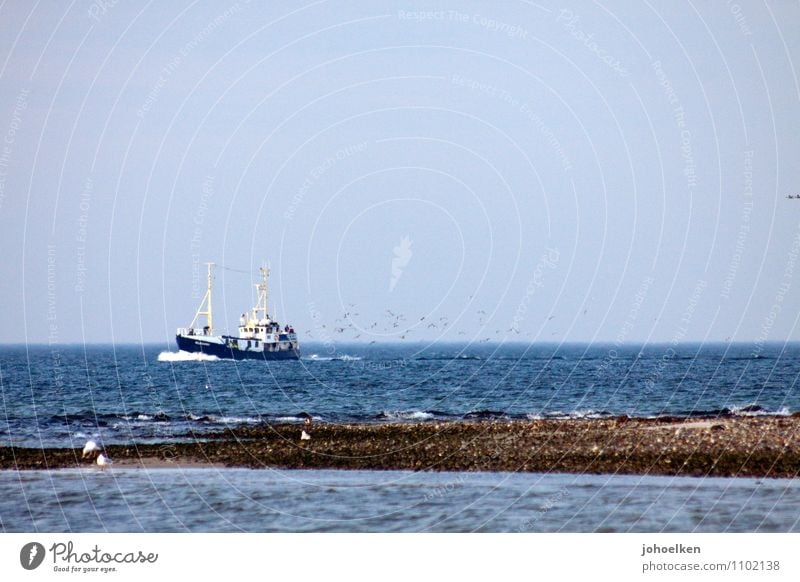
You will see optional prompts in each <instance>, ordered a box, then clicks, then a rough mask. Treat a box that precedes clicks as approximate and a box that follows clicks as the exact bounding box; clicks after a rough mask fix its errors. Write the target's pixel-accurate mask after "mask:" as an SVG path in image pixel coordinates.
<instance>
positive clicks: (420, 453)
mask: <svg viewBox="0 0 800 582" xmlns="http://www.w3.org/2000/svg"><path fill="white" fill-rule="evenodd" d="M302 429H303V427H302V426H301V425H298V424H280V425H261V426H241V427H237V428H229V429H225V430H224V431H221V432H218V433H213V434H197V435H192V434H189V435H186V436H187V437H189V438H194V439H195V440H194V441H193V442H164V443H159V444H137V443H131V444H127V445H109V446H107V447H106V451H107V453H108V455H109V456H110V457H111V458H112V459H113V460H114V465H112V467H111V470H113V468H114V467H115V466H116V467H120V468H132V467H139V468H148V469H149V468H153V469H156V468H211V467H242V468H252V469H259V468H262V469H263V468H283V469H366V470H413V471H511V472H531V473H591V474H628V475H682V476H696V477H702V476H714V477H773V478H794V477H797V476H798V474H800V417H797V416H792V417H774V416H762V417H736V418H731V417H709V418H687V419H678V418H659V419H638V418H628V417H626V416H621V417H618V418H615V419H602V420H600V419H573V420H526V421H521V420H515V421H486V420H483V421H448V422H431V421H428V422H417V423H408V422H392V423H381V424H374V423H373V424H333V423H315V424H314V425H313V426H312V427H311V428H310V430H309V432H310V433H311V436H312V438H311V440H306V441H301V440H300V431H301V430H302ZM93 466H94V465H93V463H92V462H90V461H82V460H81V450H80V449H71V448H43V449H39V448H17V447H0V469H10V470H27V469H33V470H36V469H39V470H42V469H64V468H78V467H84V468H91V467H93Z"/></svg>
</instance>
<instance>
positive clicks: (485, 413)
mask: <svg viewBox="0 0 800 582" xmlns="http://www.w3.org/2000/svg"><path fill="white" fill-rule="evenodd" d="M461 418H463V419H465V420H484V419H490V418H508V414H507V413H505V412H503V411H501V410H471V411H469V412H467V413H466V414H465V415H464V416H462V417H461Z"/></svg>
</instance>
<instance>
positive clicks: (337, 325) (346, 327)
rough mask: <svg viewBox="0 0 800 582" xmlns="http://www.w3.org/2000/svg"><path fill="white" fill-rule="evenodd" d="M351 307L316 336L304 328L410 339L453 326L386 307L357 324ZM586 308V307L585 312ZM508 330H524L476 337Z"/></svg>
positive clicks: (480, 321) (479, 316) (481, 315)
mask: <svg viewBox="0 0 800 582" xmlns="http://www.w3.org/2000/svg"><path fill="white" fill-rule="evenodd" d="M348 307H349V308H350V311H346V312H345V313H343V314H342V315H341V316H340V317H337V318H336V319H335V320H334V325H333V326H331V327H330V328H328V326H327V325H326V324H324V323H323V324H320V325H318V326H317V329H316V333H317V335H318V336H319V337H315V335H314V332H315V330H311V329H307V330H305V331H304V332H303V334H304V336H305V337H307V338H310V339H320V340H325V339H327V338H326V336H328V337H330V334H331V333H333V334H338V335H343V336H345V335H346V334H349V338H347V339H353V340H356V339H359V338H361V337H362V335H363V334H365V333H367V334H371V333H392V332H394V333H399V334H400V335H398V336H397V337H398V338H399V339H400V340H406V339H410V336H411V334H412V333H414V332H415V329H414V328H416V327H418V326H420V327H422V328H423V329H424V330H434V331H436V332H444V331H446V330H447V328H448V327H450V326H451V322H450V319H449V318H448V317H445V316H442V317H439V318H429V317H428V316H425V315H423V316H422V317H420V318H418V319H417V318H412V320H413V323H409V319H408V318H406V316H405V315H403V314H402V313H395V312H394V311H392V310H391V309H387V310H385V311H384V314H383V320H379V321H373V322H371V323H370V324H368V325H366V326H363V327H362V326H358V325H356V324H355V323H354V322H353V318H354V317H357V316H358V315H359V314H358V313H356V312H354V311H353V308H354V307H355V304H354V303H349V304H348ZM585 314H586V311H584V315H585ZM475 315H476V321H477V327H478V328H479V329H482V328H483V326H484V324H485V323H486V311H484V310H483V309H479V310H478V311H476V312H475ZM553 317H554V316H551V317H549V318H548V321H550V320H551V319H553ZM504 331H505V333H513V334H516V335H521V334H523V332H522V331H521V330H520V329H519V328H518V327H514V326H512V327H509V328H508V329H506V330H503V329H496V330H495V331H494V335H493V336H492V335H489V336H488V337H484V338H483V339H480V340H477V341H478V342H489V341H491V340H492V339H497V336H499V335H500V334H502V333H503V332H504ZM456 333H457V335H459V336H465V335H467V332H466V331H458V332H456ZM532 333H533V332H529V333H526V334H524V335H531V334H532ZM557 334H558V332H553V333H552V334H551V335H557ZM369 343H370V344H374V343H377V340H371V341H370V342H369Z"/></svg>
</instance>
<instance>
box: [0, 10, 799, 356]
mask: <svg viewBox="0 0 800 582" xmlns="http://www.w3.org/2000/svg"><path fill="white" fill-rule="evenodd" d="M796 22H800V7H799V6H798V5H797V4H796V3H786V2H768V3H766V4H749V3H743V4H741V5H739V4H736V3H733V2H730V3H725V2H720V3H713V4H712V3H684V2H676V3H674V4H672V5H670V6H669V7H666V6H664V5H662V4H650V3H646V2H645V3H639V2H624V3H623V2H617V3H611V4H602V5H586V4H583V3H569V2H567V3H561V4H536V3H531V2H522V1H516V2H514V1H509V2H503V3H482V2H473V3H470V2H459V3H452V4H439V3H430V2H427V3H424V2H423V3H420V2H410V3H404V2H370V3H359V4H358V5H356V3H350V2H313V3H306V4H301V3H297V4H291V5H285V4H282V5H280V6H276V5H270V6H268V7H262V6H260V5H258V4H257V3H254V2H251V3H248V2H244V1H240V2H232V3H225V2H221V3H210V2H208V3H201V2H196V3H179V2H170V3H155V2H151V3H149V4H144V5H140V4H134V3H128V2H117V3H114V2H111V1H107V2H100V1H99V0H98V1H95V2H74V3H72V4H64V3H58V2H38V3H29V2H6V3H4V4H2V6H0V232H2V237H3V243H4V244H3V249H4V256H3V260H2V262H0V299H2V305H3V315H2V320H3V325H2V326H0V341H2V342H56V341H57V342H83V341H87V342H108V341H117V342H151V341H156V342H171V341H172V337H173V335H174V331H175V328H176V327H178V326H182V325H186V324H188V323H189V321H190V320H191V318H192V316H193V314H194V310H195V308H196V307H197V303H198V301H199V299H200V296H201V295H202V291H203V288H202V287H203V285H204V270H203V269H204V267H203V265H202V263H204V262H205V261H214V262H216V263H218V264H220V265H223V266H225V267H226V268H227V269H217V271H216V278H215V291H216V295H215V305H214V308H215V319H216V321H215V323H216V325H217V329H218V331H224V330H225V329H228V330H231V331H233V329H234V328H235V325H236V323H237V320H238V316H239V314H240V313H241V312H242V311H244V310H245V309H247V308H249V307H251V305H252V303H253V301H254V289H253V286H252V283H254V282H255V281H256V275H257V272H256V270H257V268H258V266H259V265H261V264H262V263H263V262H268V263H269V265H270V267H271V272H272V277H271V280H270V282H271V289H270V306H271V309H272V310H273V311H275V312H277V315H278V318H279V319H280V320H281V321H282V322H287V321H288V322H290V323H292V324H294V326H295V327H296V328H297V330H298V331H299V332H300V335H301V340H304V339H305V340H308V339H323V340H324V339H326V337H325V334H326V333H328V334H329V335H330V338H331V339H336V340H338V339H356V340H357V341H411V340H414V339H417V340H437V339H443V340H460V341H481V340H485V339H487V338H491V339H492V340H496V341H557V342H558V341H610V342H640V341H662V342H671V341H712V340H727V339H730V340H734V341H746V342H752V341H757V342H758V341H785V340H798V339H800V334H798V331H797V318H798V308H800V294H799V293H798V287H799V286H800V272H799V271H800V267H798V266H797V265H796V261H797V257H798V254H800V200H797V201H794V200H788V199H787V198H786V196H787V195H789V194H800V165H799V164H798V161H797V160H798V153H800V81H798V77H797V70H798V68H800V67H798V62H797V61H798V56H800V35H798V34H797V30H796V26H794V25H793V23H796ZM241 271H244V273H243V272H241ZM387 310H389V311H391V312H392V314H395V315H390V314H389V313H388V312H387ZM345 313H349V314H350V316H349V318H347V322H348V323H347V324H345V327H347V326H348V325H352V327H347V330H346V331H345V332H344V333H339V334H336V332H330V330H331V329H332V328H334V327H337V326H342V322H337V321H336V320H337V319H340V320H344V319H345V318H343V314H345ZM356 314H357V315H356ZM399 314H402V316H403V317H402V318H400V319H399V320H398V319H397V318H396V315H399ZM422 318H424V319H422ZM394 323H398V325H397V326H394ZM445 324H446V325H445ZM323 325H324V326H325V327H324V328H323V327H322V326H323ZM326 330H327V331H326ZM309 331H310V333H308V332H309ZM356 336H358V337H356Z"/></svg>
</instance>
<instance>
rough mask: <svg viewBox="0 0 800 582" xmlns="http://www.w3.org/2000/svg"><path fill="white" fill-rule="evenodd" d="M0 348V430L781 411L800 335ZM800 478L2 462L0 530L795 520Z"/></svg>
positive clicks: (171, 429) (737, 525)
mask: <svg viewBox="0 0 800 582" xmlns="http://www.w3.org/2000/svg"><path fill="white" fill-rule="evenodd" d="M302 349H303V358H302V359H301V360H300V361H296V362H273V363H268V362H257V361H246V362H233V361H228V360H215V359H210V358H198V357H197V356H194V355H189V354H183V353H178V352H176V350H175V348H174V347H168V346H167V347H165V346H157V345H145V346H140V345H120V346H88V347H83V346H3V347H0V397H1V398H2V399H1V400H0V447H5V446H11V445H13V446H22V447H41V446H45V447H82V446H83V443H84V442H85V441H86V440H87V439H89V438H92V439H95V440H97V441H100V442H102V443H104V444H121V443H128V442H133V441H136V442H166V441H180V440H186V439H187V436H186V435H187V432H188V431H189V430H192V431H194V432H195V433H203V432H212V431H219V430H221V429H223V428H226V427H232V426H238V425H241V424H259V423H276V422H301V421H302V415H303V414H304V413H305V414H310V415H312V416H313V417H314V418H315V419H318V420H321V421H332V422H347V421H357V422H374V423H381V422H397V421H423V422H424V421H441V420H458V419H474V420H481V419H521V418H602V417H607V416H617V415H621V414H626V415H628V416H631V417H658V416H680V417H692V416H707V415H715V416H716V415H728V416H747V415H790V414H792V413H794V412H798V411H800V391H798V390H797V389H796V383H797V380H798V375H799V374H800V345H798V344H760V345H755V346H746V345H719V344H718V345H702V346H701V345H691V344H682V345H648V346H644V347H642V346H615V345H574V344H573V345H560V346H557V345H544V346H543V345H537V346H525V345H519V344H515V345H491V344H483V345H480V346H475V345H456V344H444V345H442V344H434V345H422V344H410V345H396V346H378V345H375V346H365V345H356V344H353V345H339V344H337V345H336V346H331V345H322V344H317V345H314V344H311V343H307V344H304V345H303V346H302ZM798 520H800V483H798V481H797V480H758V479H717V478H715V479H695V478H672V477H635V476H620V475H617V476H597V475H537V474H516V473H436V474H432V473H408V472H402V471H398V472H393V471H383V472H380V471H347V472H346V471H319V470H315V471H285V470H280V471H278V470H247V469H218V468H203V469H184V470H179V469H152V470H150V469H148V470H142V469H133V468H112V469H111V470H108V471H99V470H98V469H95V468H87V469H85V470H84V469H80V470H78V469H76V470H62V471H42V472H37V471H24V472H17V471H0V531H798V530H800V526H798Z"/></svg>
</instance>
